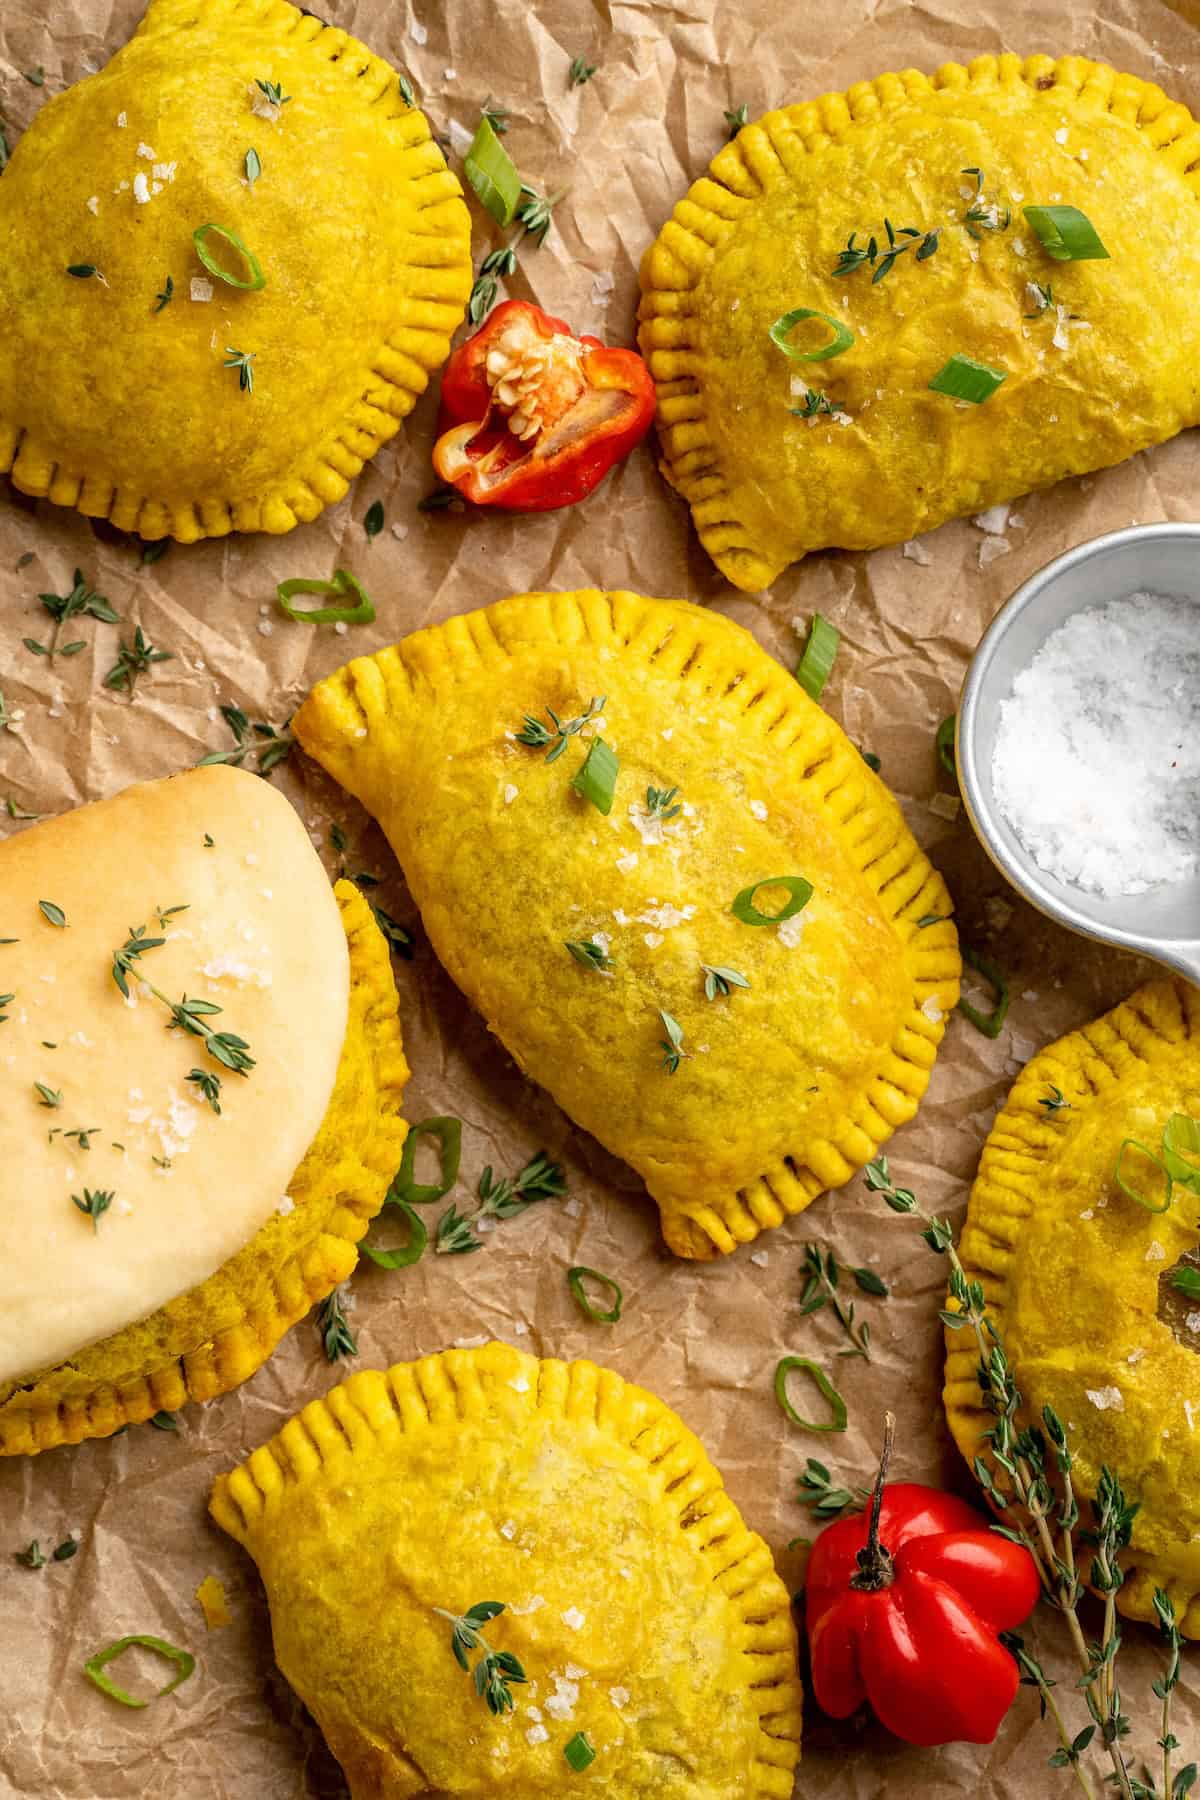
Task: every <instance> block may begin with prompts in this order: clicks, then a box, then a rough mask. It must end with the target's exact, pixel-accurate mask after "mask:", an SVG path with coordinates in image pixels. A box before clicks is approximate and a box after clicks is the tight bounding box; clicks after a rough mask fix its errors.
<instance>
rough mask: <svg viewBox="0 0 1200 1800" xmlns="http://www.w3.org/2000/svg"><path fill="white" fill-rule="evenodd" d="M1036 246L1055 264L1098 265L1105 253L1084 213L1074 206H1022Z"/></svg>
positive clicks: (1093, 227) (1104, 257)
mask: <svg viewBox="0 0 1200 1800" xmlns="http://www.w3.org/2000/svg"><path fill="white" fill-rule="evenodd" d="M1021 211H1022V212H1023V213H1024V214H1025V217H1026V219H1027V221H1028V223H1029V229H1030V230H1031V231H1032V232H1033V235H1034V237H1036V239H1037V241H1038V243H1039V244H1040V245H1041V246H1042V249H1043V250H1044V251H1045V252H1046V255H1047V256H1052V257H1053V258H1054V260H1055V262H1100V261H1105V262H1107V260H1108V251H1107V250H1106V249H1105V248H1104V245H1103V244H1102V243H1101V242H1100V235H1099V233H1098V232H1097V230H1096V227H1095V226H1094V225H1093V224H1092V221H1091V220H1090V219H1089V218H1088V216H1087V214H1086V213H1081V212H1080V210H1079V208H1078V207H1077V206H1023V207H1022V208H1021Z"/></svg>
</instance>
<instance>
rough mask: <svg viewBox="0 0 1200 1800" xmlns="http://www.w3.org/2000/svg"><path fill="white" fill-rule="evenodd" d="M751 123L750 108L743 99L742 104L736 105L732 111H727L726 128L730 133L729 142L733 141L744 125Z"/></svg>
mask: <svg viewBox="0 0 1200 1800" xmlns="http://www.w3.org/2000/svg"><path fill="white" fill-rule="evenodd" d="M749 123H750V108H749V107H748V106H747V104H746V102H745V101H744V100H743V101H742V104H741V105H740V106H737V107H734V109H733V111H732V112H727V113H726V114H725V129H726V131H727V132H728V134H729V142H730V143H732V142H733V140H734V138H735V137H736V136H737V134H738V132H739V131H740V130H741V129H742V127H743V125H748V124H749Z"/></svg>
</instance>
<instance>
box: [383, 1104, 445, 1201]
mask: <svg viewBox="0 0 1200 1800" xmlns="http://www.w3.org/2000/svg"><path fill="white" fill-rule="evenodd" d="M423 1137H428V1138H436V1139H437V1142H438V1146H439V1149H438V1155H439V1159H440V1162H441V1167H442V1179H441V1180H440V1181H434V1182H422V1181H417V1180H416V1178H415V1168H416V1157H417V1139H418V1138H423ZM461 1161H462V1120H461V1119H447V1118H436V1119H422V1120H421V1122H420V1124H419V1125H410V1126H409V1128H408V1136H407V1137H406V1138H405V1140H404V1155H403V1156H402V1157H401V1159H400V1168H399V1170H398V1172H397V1174H396V1178H395V1180H394V1181H393V1182H392V1185H391V1187H390V1188H389V1189H388V1199H389V1200H390V1201H391V1202H392V1204H393V1205H394V1206H399V1205H400V1204H401V1202H402V1201H405V1200H407V1201H408V1202H409V1203H410V1204H411V1205H413V1206H428V1205H429V1203H430V1201H431V1200H441V1199H442V1198H443V1197H444V1196H445V1195H446V1194H448V1193H449V1192H450V1189H451V1188H452V1187H453V1186H454V1184H455V1182H456V1181H457V1180H458V1165H459V1163H460V1162H461Z"/></svg>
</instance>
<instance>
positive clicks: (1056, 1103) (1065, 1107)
mask: <svg viewBox="0 0 1200 1800" xmlns="http://www.w3.org/2000/svg"><path fill="white" fill-rule="evenodd" d="M1038 1105H1039V1106H1044V1107H1045V1109H1046V1117H1047V1118H1052V1117H1053V1115H1054V1114H1055V1113H1058V1112H1069V1111H1070V1110H1071V1102H1070V1101H1069V1100H1068V1099H1067V1097H1066V1095H1065V1094H1064V1093H1063V1091H1062V1089H1061V1088H1060V1087H1055V1086H1054V1083H1053V1082H1051V1083H1050V1086H1049V1088H1048V1090H1047V1092H1046V1093H1044V1094H1043V1095H1042V1097H1041V1099H1040V1100H1039V1101H1038Z"/></svg>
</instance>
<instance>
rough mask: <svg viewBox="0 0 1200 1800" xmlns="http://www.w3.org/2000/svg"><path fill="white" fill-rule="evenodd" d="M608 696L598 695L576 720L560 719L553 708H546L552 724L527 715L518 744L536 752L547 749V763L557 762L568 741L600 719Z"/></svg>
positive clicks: (518, 734)
mask: <svg viewBox="0 0 1200 1800" xmlns="http://www.w3.org/2000/svg"><path fill="white" fill-rule="evenodd" d="M607 698H608V696H607V695H606V694H597V695H595V696H594V697H593V698H592V699H591V700H589V701H588V703H587V706H586V707H585V708H584V710H583V712H581V713H580V714H579V716H578V718H575V719H560V718H559V716H558V714H557V713H556V712H555V711H554V708H553V707H552V706H548V707H547V708H546V717H547V718H548V719H549V720H550V724H549V725H548V726H547V725H543V724H542V722H541V720H540V719H535V718H534V717H533V715H532V714H531V713H526V714H525V723H524V724H523V725H522V727H521V729H520V731H518V732H517V733H516V739H517V742H518V744H529V745H531V746H532V748H533V749H535V750H542V749H546V746H547V745H548V746H549V748H548V749H546V761H547V762H548V763H552V762H557V761H558V759H559V757H560V756H561V755H562V753H563V751H564V750H565V749H566V747H567V741H568V739H570V738H573V737H575V736H576V734H577V733H578V732H580V731H582V730H583V727H584V726H585V725H586V724H587V723H588V721H589V720H590V719H594V718H596V717H598V715H599V714H600V713H602V712H603V711H604V702H605V700H606V699H607Z"/></svg>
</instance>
